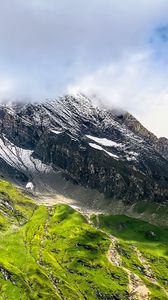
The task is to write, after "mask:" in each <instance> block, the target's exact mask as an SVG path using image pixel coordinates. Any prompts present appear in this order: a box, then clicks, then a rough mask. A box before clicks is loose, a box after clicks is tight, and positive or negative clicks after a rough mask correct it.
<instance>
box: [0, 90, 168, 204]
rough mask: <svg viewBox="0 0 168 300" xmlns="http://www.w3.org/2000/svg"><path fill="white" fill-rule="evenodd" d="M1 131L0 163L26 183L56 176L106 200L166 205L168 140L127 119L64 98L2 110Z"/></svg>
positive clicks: (79, 98)
mask: <svg viewBox="0 0 168 300" xmlns="http://www.w3.org/2000/svg"><path fill="white" fill-rule="evenodd" d="M0 132H1V143H0V157H1V159H2V160H3V161H4V162H5V163H6V164H8V165H9V166H10V167H11V168H16V169H17V170H18V172H21V173H22V174H24V175H25V176H27V177H28V179H29V180H30V179H31V180H32V181H33V180H34V177H33V176H34V175H33V174H34V173H36V178H37V177H38V176H41V177H42V174H43V173H45V174H46V172H48V173H47V174H48V176H50V175H51V174H52V176H54V175H53V174H54V172H56V171H59V172H62V173H63V174H64V176H65V177H66V179H68V180H71V181H72V182H74V183H75V184H81V185H83V186H85V187H89V188H94V189H96V190H98V191H99V192H101V193H104V194H105V195H106V196H107V197H113V198H116V199H122V200H125V201H127V202H133V201H135V200H136V201H139V200H141V199H150V200H152V201H158V202H166V201H168V141H167V139H164V138H162V139H157V137H156V136H155V135H153V134H152V133H150V132H149V131H147V129H145V128H144V127H143V126H142V125H141V124H140V123H139V122H138V121H137V120H136V119H135V118H134V117H133V116H131V115H130V114H124V115H121V116H116V115H115V114H114V113H113V112H111V111H109V110H105V109H103V110H101V109H99V108H97V107H95V106H94V105H92V103H91V101H90V100H89V99H87V98H86V97H84V96H82V95H77V96H66V97H64V98H59V99H57V100H55V101H47V102H45V103H42V104H29V105H25V106H24V105H23V106H19V107H18V106H14V107H7V106H2V107H1V108H0ZM4 141H5V143H4ZM9 151H10V152H9ZM10 153H11V155H10ZM35 170H36V171H37V172H35ZM44 170H45V171H44ZM46 170H47V171H46ZM36 185H37V183H36Z"/></svg>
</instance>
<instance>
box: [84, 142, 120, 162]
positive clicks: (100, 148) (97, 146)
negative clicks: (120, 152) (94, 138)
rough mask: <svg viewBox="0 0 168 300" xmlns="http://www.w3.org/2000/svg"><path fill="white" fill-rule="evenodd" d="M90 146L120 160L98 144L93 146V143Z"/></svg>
mask: <svg viewBox="0 0 168 300" xmlns="http://www.w3.org/2000/svg"><path fill="white" fill-rule="evenodd" d="M89 146H90V147H92V148H94V149H97V150H100V151H103V152H105V153H106V154H108V155H109V156H111V157H113V158H115V159H119V157H118V156H117V155H115V154H113V153H111V152H109V151H106V150H105V149H103V148H102V147H101V146H99V145H97V144H93V143H89Z"/></svg>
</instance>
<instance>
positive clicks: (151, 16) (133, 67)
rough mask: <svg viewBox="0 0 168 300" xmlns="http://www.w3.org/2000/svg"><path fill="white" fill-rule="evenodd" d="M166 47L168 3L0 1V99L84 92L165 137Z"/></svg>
mask: <svg viewBox="0 0 168 300" xmlns="http://www.w3.org/2000/svg"><path fill="white" fill-rule="evenodd" d="M167 50H168V1H167V0H136V1H135V0H85V1H84V0H66V1H65V0H62V1H57V0H47V1H46V0H29V1H25V0H6V1H1V3H0V100H1V101H4V100H10V101H12V100H18V99H23V100H24V99H31V101H33V100H43V99H44V98H55V97H57V96H59V95H60V94H62V93H67V92H76V91H80V92H83V93H85V94H87V95H89V96H91V97H93V98H94V101H96V102H98V103H99V99H101V101H100V102H101V103H102V105H104V106H107V107H109V108H111V107H118V108H123V109H125V110H128V111H130V112H131V113H133V114H134V115H135V116H136V117H138V118H139V119H140V120H141V121H142V122H143V123H144V124H145V125H146V126H147V127H148V128H149V129H150V130H152V131H153V132H155V133H156V134H157V135H158V136H167V137H168V122H167V120H166V118H167V113H168V51H167ZM95 95H96V97H95ZM95 98H96V100H95Z"/></svg>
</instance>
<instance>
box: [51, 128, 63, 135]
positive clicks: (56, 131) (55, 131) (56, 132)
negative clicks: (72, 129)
mask: <svg viewBox="0 0 168 300" xmlns="http://www.w3.org/2000/svg"><path fill="white" fill-rule="evenodd" d="M50 131H51V132H52V133H55V134H60V133H62V132H61V131H58V130H55V129H51V130H50Z"/></svg>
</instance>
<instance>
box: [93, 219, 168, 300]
mask: <svg viewBox="0 0 168 300" xmlns="http://www.w3.org/2000/svg"><path fill="white" fill-rule="evenodd" d="M92 220H93V222H94V224H95V226H96V227H97V228H100V229H102V230H103V231H105V232H107V233H109V234H110V235H112V236H115V237H116V238H117V243H116V250H117V251H118V253H119V255H120V257H121V259H122V263H123V266H124V267H126V268H127V269H129V270H131V271H132V272H134V273H135V274H137V275H138V276H140V278H141V279H142V280H143V281H144V282H145V284H146V285H147V286H148V288H149V290H150V293H151V297H150V298H151V299H168V293H167V292H168V228H167V227H158V226H155V225H151V224H149V223H147V222H144V221H141V220H137V219H134V218H130V217H127V216H124V215H121V216H119V215H117V216H110V215H109V216H105V215H100V216H93V217H92ZM144 262H145V264H146V265H147V268H148V269H150V272H147V271H146V270H145V268H144ZM146 273H150V274H149V275H148V276H147V275H146Z"/></svg>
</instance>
